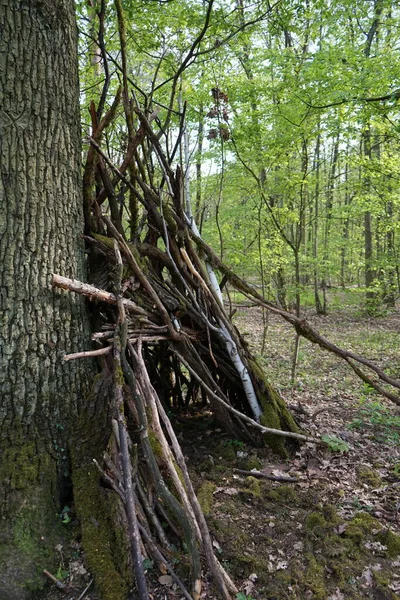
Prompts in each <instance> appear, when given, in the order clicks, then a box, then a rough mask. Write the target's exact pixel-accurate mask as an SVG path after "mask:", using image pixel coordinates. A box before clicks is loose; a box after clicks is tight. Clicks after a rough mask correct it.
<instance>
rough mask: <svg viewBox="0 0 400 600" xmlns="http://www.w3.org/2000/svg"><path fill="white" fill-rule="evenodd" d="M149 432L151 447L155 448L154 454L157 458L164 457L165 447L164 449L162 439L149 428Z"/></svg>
mask: <svg viewBox="0 0 400 600" xmlns="http://www.w3.org/2000/svg"><path fill="white" fill-rule="evenodd" d="M147 433H148V436H149V442H150V446H151V449H152V450H153V453H154V456H155V457H156V459H157V458H158V459H160V458H162V456H163V449H162V446H161V442H160V440H159V439H158V437H157V436H156V434H155V433H154V431H151V430H148V431H147Z"/></svg>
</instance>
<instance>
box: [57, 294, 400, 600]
mask: <svg viewBox="0 0 400 600" xmlns="http://www.w3.org/2000/svg"><path fill="white" fill-rule="evenodd" d="M342 299H343V300H344V301H345V297H343V298H342ZM235 308H236V309H237V312H236V315H235V317H234V321H235V322H236V325H237V326H238V327H239V329H240V331H241V333H242V334H244V335H245V336H246V338H247V341H248V342H249V344H250V346H251V349H252V351H253V352H254V353H255V355H256V356H257V352H259V349H260V346H261V341H262V334H263V326H262V315H261V311H260V309H259V308H256V307H253V308H249V307H246V306H244V305H240V304H239V303H238V304H237V305H236V306H235ZM307 318H308V319H309V320H310V322H311V323H312V324H313V325H314V326H315V327H316V328H317V329H319V330H320V331H321V333H325V332H326V333H329V334H330V337H331V339H332V340H333V341H335V342H336V343H338V344H339V345H340V346H342V347H345V348H348V349H350V348H351V349H352V350H354V351H355V352H359V351H361V350H363V351H364V355H365V357H367V358H369V359H371V360H374V361H375V362H376V363H377V364H379V365H380V366H381V367H386V369H388V370H390V372H392V374H393V375H394V374H395V373H396V372H398V370H399V366H400V353H399V347H400V346H399V343H398V338H399V331H400V327H399V325H400V323H399V321H400V313H399V311H398V310H396V311H392V312H391V313H390V314H388V315H387V316H384V317H376V318H370V317H365V315H363V314H361V313H360V312H358V311H357V310H356V309H355V308H353V307H349V306H345V305H343V307H342V308H341V309H340V310H339V309H338V310H336V311H333V312H332V314H331V315H328V316H327V317H324V318H321V317H316V316H314V315H313V311H310V313H309V314H308V315H307ZM293 338H294V335H293V330H292V328H290V327H289V326H288V325H286V324H285V323H284V322H283V321H282V320H281V319H279V318H278V317H275V315H270V317H269V325H268V332H267V338H266V347H265V352H264V354H263V356H262V357H259V356H257V358H259V360H260V361H261V363H263V365H264V366H265V368H266V372H267V374H268V376H269V378H270V380H271V381H273V382H274V384H275V386H277V387H278V388H279V389H280V390H281V391H282V394H283V395H284V397H285V399H286V400H287V402H288V404H289V405H292V406H296V407H297V405H301V407H302V409H303V412H296V411H295V410H294V411H293V412H294V413H295V414H296V415H297V418H298V422H299V424H300V426H301V427H302V429H303V430H304V431H305V432H307V433H309V434H311V435H313V434H315V435H318V434H326V435H328V436H331V440H332V441H331V445H332V448H333V450H335V443H336V442H337V440H336V438H339V439H340V440H342V443H344V444H345V446H344V447H343V448H342V449H343V450H344V451H343V452H340V451H330V450H329V449H327V448H320V447H318V448H317V447H316V446H315V445H314V444H310V443H306V444H303V445H302V446H301V448H300V450H299V451H298V452H296V453H295V454H294V456H291V457H289V458H286V459H285V458H282V457H280V456H277V455H274V454H273V453H272V452H271V451H270V450H268V449H266V448H254V447H251V446H249V445H247V444H245V443H243V442H242V441H240V440H237V439H232V438H230V437H229V435H227V434H226V433H224V432H223V431H222V429H221V427H220V425H219V424H218V423H217V422H216V421H215V419H214V418H213V416H212V414H211V413H210V412H209V411H208V409H206V410H205V411H202V410H200V409H199V410H197V409H193V410H192V409H191V408H189V409H188V410H187V411H186V412H185V413H183V414H180V415H179V416H178V417H177V418H175V419H174V417H173V416H171V421H172V423H173V425H174V429H175V431H176V433H177V435H178V439H179V442H180V444H181V446H182V449H183V451H184V454H185V457H186V459H187V464H188V467H189V472H190V475H191V478H192V481H193V483H194V486H195V489H196V492H197V496H198V498H199V500H200V503H201V506H202V509H203V511H204V513H205V515H206V518H207V523H208V525H209V529H210V533H211V537H212V540H213V546H214V549H215V551H216V554H217V556H218V558H219V560H220V561H221V564H222V565H223V567H224V568H225V569H226V570H227V572H228V573H229V574H230V575H231V576H232V578H233V579H234V581H235V582H236V583H237V585H238V586H239V585H240V586H241V587H240V590H241V591H240V593H239V595H238V596H237V597H238V598H240V599H242V600H244V599H245V598H247V599H251V598H254V599H256V598H258V599H261V600H273V599H277V600H280V599H286V598H287V599H290V598H293V599H299V600H300V599H303V598H310V599H312V598H314V599H316V600H318V599H320V600H324V599H328V598H330V599H331V600H341V599H346V600H347V599H350V600H353V599H354V600H357V599H361V598H372V599H383V600H385V599H388V600H395V599H396V598H399V597H400V596H399V595H400V538H399V537H398V534H399V533H400V519H399V508H400V507H399V504H398V503H399V488H400V414H399V410H398V408H397V407H395V406H393V405H392V404H390V403H388V402H387V401H385V400H383V399H382V398H381V397H380V396H378V395H377V394H376V393H374V392H373V390H371V389H369V388H368V387H367V386H366V385H364V384H363V383H362V382H361V381H360V380H359V379H358V378H357V377H356V376H355V375H354V374H353V373H352V371H351V370H350V369H349V368H348V367H347V366H346V365H345V363H343V362H342V361H339V360H338V359H337V358H335V357H334V356H333V355H331V354H328V353H326V352H323V351H321V350H320V349H318V348H317V347H316V346H314V345H312V344H311V343H308V342H307V341H304V340H303V341H302V343H301V348H300V353H299V365H298V379H297V385H296V387H295V390H294V392H293V398H291V389H290V386H289V385H288V381H289V376H290V368H291V359H292V358H291V346H293V341H294V339H293ZM305 412H307V413H308V415H306V414H304V413H305ZM335 440H336V442H335ZM339 447H340V446H339ZM235 469H239V470H244V471H251V470H253V469H255V470H257V471H261V472H262V473H264V474H266V475H269V476H272V477H282V478H287V477H292V478H296V480H297V481H296V482H290V483H286V482H274V481H271V480H268V479H261V478H256V477H254V476H252V475H251V474H248V475H245V474H244V475H243V474H240V473H237V472H235ZM110 493H111V494H112V493H113V492H111V491H110ZM73 514H74V513H73V511H72V513H71V516H72V517H73ZM72 522H74V519H72ZM66 527H71V525H67V526H66ZM74 545H75V543H74ZM68 552H69V551H68V550H65V555H66V556H67V555H68ZM75 552H79V548H77V547H76V545H75ZM81 559H82V555H81V558H80V559H78V560H77V557H76V556H75V558H73V561H72V562H73V564H72V570H71V573H72V574H73V575H74V577H73V581H72V584H73V585H74V587H75V586H76V585H78V587H79V586H80V591H82V590H83V589H84V588H85V583H88V582H89V580H90V577H89V574H88V573H87V572H86V573H84V574H83V576H82V575H79V571H80V570H81V571H82V567H83V564H82V562H81ZM179 561H180V562H179V564H178V563H177V564H176V569H177V571H178V572H180V573H182V576H183V577H185V576H186V577H187V575H188V565H186V564H185V560H184V559H182V556H180V558H179ZM146 565H147V577H148V581H149V592H150V594H151V597H152V598H154V600H161V599H166V600H175V599H180V598H181V597H182V594H181V593H180V590H179V589H177V588H176V586H174V584H173V581H172V580H171V578H170V577H169V576H168V575H164V576H162V575H161V576H160V573H159V571H158V569H157V567H156V566H155V565H154V564H153V562H152V561H150V560H148V561H146ZM63 568H64V570H65V574H67V571H68V559H67V558H66V559H65V563H64V565H63ZM66 583H68V579H67V580H66ZM213 589H214V588H213V586H212V584H211V582H208V583H207V581H206V582H205V583H204V587H203V592H202V597H203V598H208V599H210V600H211V599H214V598H215V599H217V598H219V596H218V594H215V591H213ZM58 594H59V593H55V592H51V593H50V594H49V595H48V597H49V598H52V599H53V598H54V599H55V598H59V597H60V598H61V597H63V598H65V597H66V595H65V594H62V595H58ZM240 594H242V595H240ZM73 597H74V598H76V597H79V595H77V596H73ZM132 597H134V596H132ZM85 598H87V599H91V600H97V599H98V598H100V597H99V596H97V595H96V594H95V593H94V592H93V590H92V589H89V590H88V592H87V594H86V595H85Z"/></svg>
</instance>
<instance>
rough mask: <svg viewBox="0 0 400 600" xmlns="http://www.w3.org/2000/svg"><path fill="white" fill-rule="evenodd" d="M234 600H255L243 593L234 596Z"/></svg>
mask: <svg viewBox="0 0 400 600" xmlns="http://www.w3.org/2000/svg"><path fill="white" fill-rule="evenodd" d="M236 600H256V599H255V598H253V596H252V595H251V594H249V595H246V594H245V593H244V592H239V593H238V594H236Z"/></svg>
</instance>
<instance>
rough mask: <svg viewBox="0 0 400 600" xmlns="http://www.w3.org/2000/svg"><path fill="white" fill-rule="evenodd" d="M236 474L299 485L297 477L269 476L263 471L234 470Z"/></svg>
mask: <svg viewBox="0 0 400 600" xmlns="http://www.w3.org/2000/svg"><path fill="white" fill-rule="evenodd" d="M232 471H233V472H234V473H239V474H240V475H248V476H249V477H256V478H257V479H269V480H270V481H282V482H285V483H297V482H298V479H297V477H285V476H281V477H279V476H278V475H267V474H266V473H263V472H262V471H246V470H245V469H232Z"/></svg>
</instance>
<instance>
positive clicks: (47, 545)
mask: <svg viewBox="0 0 400 600" xmlns="http://www.w3.org/2000/svg"><path fill="white" fill-rule="evenodd" d="M0 455H1V465H0V489H1V490H3V492H4V497H3V501H2V502H1V504H0V520H1V530H0V564H1V565H2V568H1V569H0V590H1V599H2V600H15V599H16V598H18V599H19V600H23V599H24V598H31V597H32V596H33V594H34V593H35V592H37V591H38V590H42V589H43V588H44V586H45V584H46V581H45V579H44V577H43V569H47V570H49V571H52V570H54V569H56V567H57V564H56V553H55V546H56V545H57V543H60V542H63V540H64V539H65V536H66V531H65V529H64V528H63V526H62V524H61V520H60V519H59V517H58V512H59V507H58V505H57V498H55V497H54V496H53V494H52V490H56V489H57V479H58V476H57V468H56V462H55V460H54V459H53V458H52V457H51V456H50V454H49V453H48V452H47V451H46V450H45V449H40V450H39V449H37V446H36V444H35V443H34V442H33V441H31V440H29V439H28V440H26V439H24V437H23V436H22V435H21V434H18V435H16V436H14V438H13V439H12V440H10V439H7V440H3V441H2V443H1V446H0Z"/></svg>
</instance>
